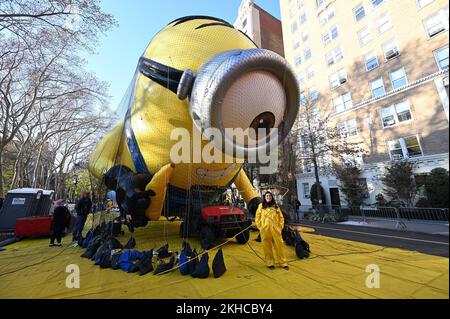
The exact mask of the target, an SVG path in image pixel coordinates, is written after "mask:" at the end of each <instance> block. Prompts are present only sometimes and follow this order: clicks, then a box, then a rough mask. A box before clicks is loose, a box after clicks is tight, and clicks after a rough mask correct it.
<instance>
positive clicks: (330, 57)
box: [325, 47, 343, 66]
mask: <svg viewBox="0 0 450 319" xmlns="http://www.w3.org/2000/svg"><path fill="white" fill-rule="evenodd" d="M342 58H343V55H342V50H341V48H340V47H337V48H336V49H334V50H333V51H331V52H328V53H327V54H326V55H325V60H326V61H327V64H328V66H330V65H332V64H334V63H336V62H337V61H339V60H340V59H342Z"/></svg>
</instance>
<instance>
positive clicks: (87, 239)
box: [81, 229, 93, 248]
mask: <svg viewBox="0 0 450 319" xmlns="http://www.w3.org/2000/svg"><path fill="white" fill-rule="evenodd" d="M92 235H93V231H92V229H90V230H89V231H88V232H87V234H86V237H85V238H83V242H82V243H81V246H82V247H83V248H87V246H88V245H89V242H90V241H91V239H92Z"/></svg>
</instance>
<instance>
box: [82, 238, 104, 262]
mask: <svg viewBox="0 0 450 319" xmlns="http://www.w3.org/2000/svg"><path fill="white" fill-rule="evenodd" d="M100 245H101V238H100V237H99V236H97V237H94V238H92V239H91V240H90V241H89V245H88V247H87V248H86V251H85V252H84V253H83V254H82V255H81V257H83V258H89V259H91V258H92V256H94V255H95V253H96V252H97V249H98V248H99V247H100Z"/></svg>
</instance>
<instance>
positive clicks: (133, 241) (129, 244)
mask: <svg viewBox="0 0 450 319" xmlns="http://www.w3.org/2000/svg"><path fill="white" fill-rule="evenodd" d="M134 247H136V239H134V237H130V239H128V242H127V243H126V244H125V246H124V247H123V248H124V249H133V248H134Z"/></svg>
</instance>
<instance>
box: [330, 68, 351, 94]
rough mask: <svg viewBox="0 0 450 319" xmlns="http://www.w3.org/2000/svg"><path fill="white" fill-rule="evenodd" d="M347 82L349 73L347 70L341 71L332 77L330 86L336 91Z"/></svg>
mask: <svg viewBox="0 0 450 319" xmlns="http://www.w3.org/2000/svg"><path fill="white" fill-rule="evenodd" d="M346 82H347V72H345V69H341V70H339V71H338V72H336V73H334V74H332V75H331V76H330V86H331V88H332V89H335V88H337V87H339V86H341V85H342V84H344V83H346Z"/></svg>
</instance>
